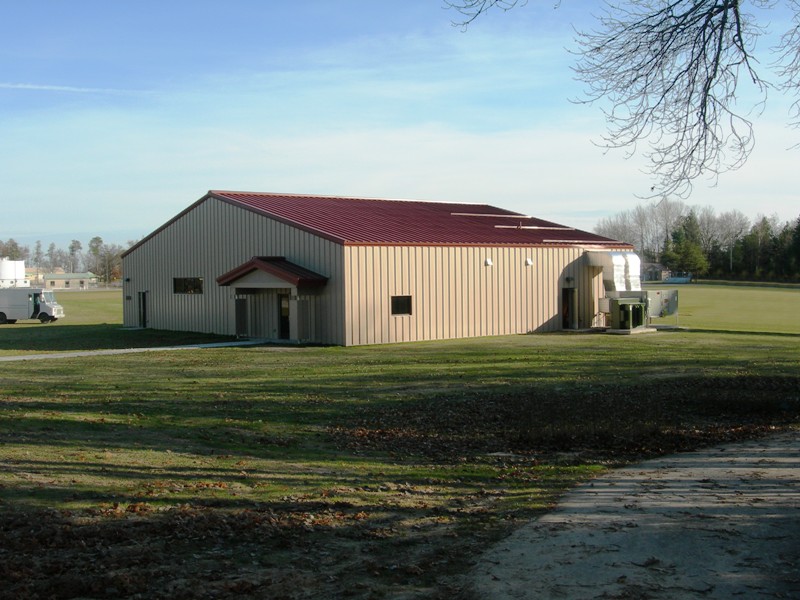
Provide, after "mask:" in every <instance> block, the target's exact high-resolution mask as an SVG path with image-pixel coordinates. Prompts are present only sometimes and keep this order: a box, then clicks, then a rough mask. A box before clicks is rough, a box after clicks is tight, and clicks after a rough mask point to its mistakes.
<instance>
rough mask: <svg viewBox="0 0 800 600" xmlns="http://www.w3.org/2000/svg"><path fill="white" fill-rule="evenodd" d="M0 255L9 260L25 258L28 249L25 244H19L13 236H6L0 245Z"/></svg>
mask: <svg viewBox="0 0 800 600" xmlns="http://www.w3.org/2000/svg"><path fill="white" fill-rule="evenodd" d="M1 249H2V256H3V257H5V258H8V259H9V260H25V259H26V258H27V257H28V253H29V250H28V248H27V247H26V246H20V245H19V244H18V243H17V240H15V239H14V238H8V240H7V241H6V242H5V243H3V246H2V248H1Z"/></svg>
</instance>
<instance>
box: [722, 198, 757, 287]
mask: <svg viewBox="0 0 800 600" xmlns="http://www.w3.org/2000/svg"><path fill="white" fill-rule="evenodd" d="M748 227H750V219H748V218H747V217H746V216H744V214H743V213H741V212H739V211H738V210H732V211H729V212H724V213H722V214H721V215H720V216H719V217H717V230H718V236H719V241H720V244H721V245H722V248H723V249H725V250H727V251H728V261H729V262H728V273H733V250H734V248H735V246H736V242H738V241H739V240H740V239H741V237H742V236H743V235H744V233H745V232H746V231H747V228H748Z"/></svg>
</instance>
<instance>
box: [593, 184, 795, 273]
mask: <svg viewBox="0 0 800 600" xmlns="http://www.w3.org/2000/svg"><path fill="white" fill-rule="evenodd" d="M595 232H596V233H598V234H600V235H604V236H607V237H610V238H614V239H617V240H621V241H624V242H628V243H629V244H632V245H633V246H634V247H635V248H636V250H637V252H638V253H639V255H640V256H641V257H642V260H643V261H644V262H654V263H660V264H662V265H664V266H665V267H666V268H668V269H670V270H672V271H677V272H687V273H691V274H692V275H694V276H708V277H712V278H719V279H741V280H753V281H800V217H798V218H797V219H796V220H795V221H793V222H789V221H787V222H784V223H781V222H780V219H779V218H778V217H777V216H772V217H766V216H764V215H758V216H757V217H756V218H755V220H754V221H750V219H749V218H748V217H746V216H745V215H744V214H743V213H741V212H740V211H738V210H731V211H727V212H723V213H720V214H717V213H716V212H715V211H714V209H713V208H712V207H710V206H703V207H696V206H695V207H689V206H687V205H686V204H684V203H683V202H681V201H676V200H668V199H663V200H661V201H660V202H658V203H653V204H648V205H641V204H640V205H638V206H636V207H635V208H633V209H631V210H627V211H623V212H621V213H618V214H616V215H613V216H610V217H606V218H603V219H601V220H600V221H599V222H598V224H597V226H596V227H595Z"/></svg>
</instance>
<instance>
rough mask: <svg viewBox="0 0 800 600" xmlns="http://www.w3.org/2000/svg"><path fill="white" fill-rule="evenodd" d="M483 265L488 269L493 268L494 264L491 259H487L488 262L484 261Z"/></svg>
mask: <svg viewBox="0 0 800 600" xmlns="http://www.w3.org/2000/svg"><path fill="white" fill-rule="evenodd" d="M483 264H484V265H486V266H487V267H491V266H492V265H493V264H494V263H493V262H492V259H491V258H487V259H486V260H484V261H483Z"/></svg>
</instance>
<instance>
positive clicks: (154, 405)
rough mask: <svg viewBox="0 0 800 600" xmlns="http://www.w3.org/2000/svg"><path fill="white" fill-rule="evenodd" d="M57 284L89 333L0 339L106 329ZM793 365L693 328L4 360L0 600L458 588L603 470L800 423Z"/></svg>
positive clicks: (792, 355)
mask: <svg viewBox="0 0 800 600" xmlns="http://www.w3.org/2000/svg"><path fill="white" fill-rule="evenodd" d="M61 296H62V297H63V300H64V301H65V302H64V303H65V305H66V306H68V307H69V305H68V304H67V302H71V301H74V303H75V304H74V307H73V308H71V309H69V308H68V315H69V314H74V315H76V317H75V318H76V319H77V318H85V319H87V322H85V324H83V325H74V324H72V325H67V323H68V320H67V319H65V320H64V322H63V323H62V322H61V321H59V322H58V323H55V324H52V325H39V324H35V325H34V324H31V325H28V326H19V325H14V326H10V327H8V326H4V327H2V328H0V347H4V348H6V349H7V350H9V351H10V349H11V344H10V343H9V342H8V341H4V340H7V339H8V338H14V339H15V340H17V341H16V343H19V344H25V343H28V344H33V343H34V342H35V343H36V344H38V345H39V347H49V348H53V349H58V350H61V351H63V350H68V349H70V347H71V346H70V344H71V343H68V342H67V339H66V338H64V337H62V334H61V333H60V329H59V328H67V327H73V328H74V331H73V334H72V335H76V336H78V337H81V335H80V333H79V332H80V331H82V330H83V329H82V328H85V330H86V331H95V330H94V329H93V328H94V327H98V326H102V324H92V323H91V322H90V321H91V318H90V317H79V316H78V315H80V314H81V311H82V310H87V311H89V312H92V313H93V314H95V315H99V314H102V311H101V310H99V309H98V310H95V309H93V308H92V306H91V305H92V303H93V302H102V296H94V297H89V296H91V295H87V297H81V296H79V295H78V294H75V297H74V299H73V298H72V297H71V294H70V295H68V294H62V295H61ZM60 299H62V298H60ZM111 305H113V302H111ZM70 311H72V312H71V313H70ZM106 314H113V310H109V312H108V313H106ZM118 326H119V324H118V323H112V324H109V327H118ZM19 331H23V332H27V333H28V334H30V333H31V332H42V333H41V334H39V335H40V336H41V337H40V338H37V339H36V340H32V339H31V338H30V337H28V336H26V335H22V336H21V337H14V336H17V335H18V333H17V332H19ZM138 333H144V332H124V334H120V333H119V332H118V333H117V335H128V334H134V335H136V334H138ZM165 335H166V334H165ZM48 338H49V341H48ZM98 339H99V341H97V340H96V343H97V344H99V345H100V346H101V347H103V346H105V345H106V344H109V343H112V342H111V339H110V338H108V339H107V338H104V337H102V336H101V337H100V338H98ZM26 340H27V342H26ZM14 351H15V352H20V351H23V352H24V351H32V350H30V349H29V348H26V347H25V346H22V347H20V348H16V349H15V350H14ZM798 363H800V344H798V343H797V339H796V338H795V337H793V336H786V335H774V334H762V333H748V334H737V333H719V332H701V331H695V330H692V331H688V332H684V331H678V332H668V333H657V334H651V335H645V336H625V337H616V336H605V335H600V334H557V335H539V336H536V335H530V336H509V337H500V338H485V339H472V340H452V341H442V342H430V343H418V344H404V345H395V346H376V347H357V348H337V347H332V348H272V347H251V348H220V349H205V350H191V351H180V352H152V353H146V354H130V355H123V356H98V357H84V358H63V359H59V360H49V361H30V362H28V361H22V362H7V363H2V367H3V372H2V376H1V377H2V379H1V381H2V384H0V467H1V468H0V580H2V581H4V582H5V583H4V586H3V590H1V591H0V597H6V596H8V597H37V596H38V597H50V596H54V597H93V598H104V597H115V598H124V597H137V595H138V597H145V596H146V597H150V598H170V597H182V598H195V597H197V598H202V597H212V596H213V597H222V598H227V597H236V598H261V597H293V595H296V594H297V593H299V591H300V590H302V591H304V592H305V591H311V590H313V593H314V595H313V597H320V598H323V597H343V596H345V595H346V596H350V597H356V598H380V597H396V596H399V595H405V596H406V597H425V598H429V597H434V598H435V597H442V598H444V597H448V598H449V597H455V596H457V595H458V594H459V591H460V587H459V586H460V583H459V579H458V576H459V575H460V574H461V573H463V572H464V571H465V570H466V569H467V568H468V567H469V564H470V561H471V560H472V558H473V557H474V556H475V555H476V553H477V552H479V551H480V550H482V549H483V548H485V547H486V545H487V544H489V543H490V542H491V541H492V540H495V539H497V538H498V537H500V536H502V535H505V534H506V533H507V532H508V531H509V530H510V529H512V528H514V527H515V526H518V525H519V524H521V523H523V522H525V521H526V520H528V519H530V518H532V517H534V516H536V515H537V514H541V512H542V511H544V510H547V509H548V508H549V507H551V506H552V505H553V504H554V503H555V502H556V501H557V499H558V497H559V495H560V494H562V493H563V492H564V491H565V490H567V489H569V488H570V487H572V486H574V485H575V484H577V483H578V482H581V481H585V480H586V479H587V478H589V477H592V476H594V475H596V474H597V473H600V472H602V471H604V470H605V469H607V468H608V467H609V466H613V465H617V464H623V463H626V462H628V461H631V460H636V459H638V458H641V457H646V456H654V455H658V454H660V453H664V452H672V451H677V450H683V449H689V448H694V447H698V446H700V445H704V444H708V443H713V442H717V441H724V440H735V439H742V438H745V437H750V436H755V435H761V434H764V433H769V432H772V431H778V430H781V429H787V428H796V427H798V424H799V423H800V398H799V397H798V393H797V390H798V389H799V388H800V376H798V373H797V364H798ZM4 594H5V595H6V596H4Z"/></svg>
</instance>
